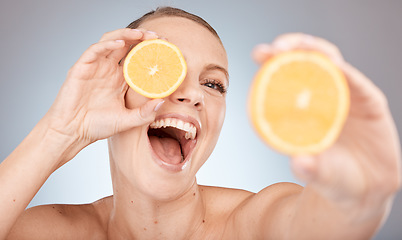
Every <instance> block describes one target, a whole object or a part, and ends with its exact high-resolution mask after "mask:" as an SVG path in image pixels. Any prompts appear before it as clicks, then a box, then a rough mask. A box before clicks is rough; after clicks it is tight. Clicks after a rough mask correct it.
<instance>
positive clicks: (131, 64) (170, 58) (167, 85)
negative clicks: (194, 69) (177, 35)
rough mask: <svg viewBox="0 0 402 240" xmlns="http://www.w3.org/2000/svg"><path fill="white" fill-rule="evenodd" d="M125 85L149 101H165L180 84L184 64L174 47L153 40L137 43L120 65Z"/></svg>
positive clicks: (185, 65) (182, 78)
mask: <svg viewBox="0 0 402 240" xmlns="http://www.w3.org/2000/svg"><path fill="white" fill-rule="evenodd" d="M123 73H124V78H125V80H126V82H127V84H128V85H129V86H130V87H131V88H132V89H134V90H135V91H136V92H138V93H139V94H141V95H143V96H145V97H148V98H164V97H166V96H169V95H170V94H172V93H173V92H174V91H175V90H176V89H177V88H178V87H179V86H180V84H181V83H182V82H183V80H184V78H185V77H186V73H187V64H186V61H185V60H184V57H183V55H182V53H181V52H180V50H179V48H178V47H176V46H175V45H174V44H172V43H170V42H168V41H165V40H161V39H152V40H146V41H143V42H140V43H139V44H137V45H136V46H135V47H134V48H133V49H132V50H131V51H130V52H129V53H128V55H127V57H126V58H125V61H124V66H123Z"/></svg>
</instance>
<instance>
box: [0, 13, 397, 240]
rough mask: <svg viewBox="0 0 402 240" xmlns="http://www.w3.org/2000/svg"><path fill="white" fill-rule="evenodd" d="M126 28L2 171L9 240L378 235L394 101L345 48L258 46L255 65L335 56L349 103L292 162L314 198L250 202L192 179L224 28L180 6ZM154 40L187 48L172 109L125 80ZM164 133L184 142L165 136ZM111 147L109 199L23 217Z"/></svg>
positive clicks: (287, 188)
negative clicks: (86, 156)
mask: <svg viewBox="0 0 402 240" xmlns="http://www.w3.org/2000/svg"><path fill="white" fill-rule="evenodd" d="M129 27H130V28H133V29H119V30H116V31H113V32H109V33H106V34H105V35H103V37H102V38H101V40H100V41H99V42H98V43H96V44H94V45H92V46H91V47H90V48H88V50H86V51H85V52H84V53H83V55H82V56H81V58H80V59H79V60H78V61H77V63H76V64H75V65H74V66H73V67H72V69H71V70H70V71H69V73H68V75H67V79H66V81H65V83H64V85H63V86H62V88H61V90H60V92H59V94H58V96H57V99H56V101H55V102H54V104H53V105H52V107H51V108H50V110H49V111H48V113H47V114H46V115H45V116H44V118H43V119H42V120H41V121H40V122H39V123H38V124H37V126H35V128H34V129H33V130H32V132H31V133H30V134H29V135H28V136H27V137H26V139H24V141H23V142H22V143H21V144H20V145H19V146H18V147H17V148H16V149H15V151H14V152H13V153H12V154H11V155H10V156H9V157H7V158H6V159H5V160H4V161H3V162H2V163H1V165H0V184H1V185H0V188H1V189H2V195H1V196H0V202H1V203H2V204H1V205H0V222H1V224H0V238H2V239H3V238H6V236H8V239H341V238H346V239H366V238H369V237H370V236H372V235H373V234H374V233H375V231H376V230H377V229H378V228H379V227H380V226H381V223H382V221H383V220H384V219H385V217H386V216H387V213H388V211H389V209H390V207H391V203H392V198H393V195H394V193H395V192H396V191H397V190H398V188H399V186H400V179H399V176H400V166H399V164H400V148H399V146H400V145H399V142H398V138H397V134H396V130H395V127H394V124H393V121H392V118H391V115H390V113H389V110H388V107H387V104H386V99H385V97H384V96H383V94H382V93H381V92H380V91H379V90H378V89H377V88H376V87H375V86H374V85H373V84H372V83H371V82H370V81H369V80H368V79H367V78H366V77H365V76H364V75H363V74H361V73H360V72H358V71H357V70H356V69H354V68H353V67H352V66H350V65H349V64H347V63H346V62H344V60H343V59H342V56H341V54H340V53H339V52H338V50H337V49H336V47H335V46H333V45H332V44H330V43H328V42H326V41H325V40H322V39H319V38H315V37H311V36H306V35H303V34H288V35H284V36H280V37H279V38H277V39H276V40H275V41H274V42H273V43H272V44H271V45H267V44H263V45H259V46H258V47H257V48H256V49H255V51H254V53H253V55H254V58H255V60H256V61H257V62H259V63H262V62H263V61H265V60H266V59H268V58H270V57H271V56H273V55H275V54H277V53H279V52H282V51H288V50H292V49H296V48H306V49H313V50H317V51H321V52H323V53H325V54H327V55H328V56H330V57H331V58H332V59H333V61H334V62H335V63H337V64H338V66H339V67H340V68H341V69H342V70H343V72H344V73H345V75H346V77H347V78H348V81H349V85H350V88H351V94H352V106H351V112H350V115H349V117H348V120H347V123H346V126H345V128H344V130H343V132H342V134H341V136H340V138H339V139H338V141H337V142H336V143H335V144H334V146H333V147H331V148H330V149H329V150H327V151H326V152H324V153H322V154H319V155H317V156H298V157H294V158H293V159H292V168H293V170H294V173H295V174H296V175H297V176H298V177H299V178H300V179H301V180H303V181H305V182H306V187H305V188H302V187H300V186H298V185H295V184H290V183H280V184H275V185H272V186H269V187H267V188H265V189H264V190H262V191H261V192H259V193H257V194H254V193H250V192H247V191H243V190H237V189H224V188H217V187H206V186H200V185H198V184H197V183H196V179H195V174H196V172H197V171H198V169H199V168H200V167H201V166H202V164H203V163H204V162H205V161H206V160H207V158H208V157H209V155H210V154H211V152H212V150H213V148H214V146H215V144H216V142H217V139H218V136H219V132H220V130H221V127H222V123H223V120H224V113H225V95H226V89H227V87H228V84H229V79H228V74H227V68H228V62H227V57H226V52H225V49H224V47H223V46H222V43H221V41H220V39H219V37H218V35H217V34H216V32H215V31H214V30H213V29H212V28H211V27H210V26H209V25H208V24H207V23H206V22H205V21H203V20H202V19H200V18H199V17H197V16H194V15H192V14H189V13H186V12H184V11H182V10H179V9H173V8H160V9H158V10H157V11H156V12H151V13H148V14H146V15H145V16H144V17H142V18H140V19H139V20H137V21H135V22H133V23H132V24H130V26H129ZM152 38H164V39H167V40H168V41H170V42H172V43H174V44H175V45H177V46H178V47H179V48H180V49H181V51H182V53H183V55H184V57H185V58H186V61H187V64H188V73H187V76H186V79H185V81H184V82H183V84H182V85H181V86H180V87H179V89H178V90H177V91H175V92H174V93H173V94H172V95H170V96H168V97H166V98H165V99H163V100H159V99H158V100H149V99H146V98H145V97H142V96H141V95H139V94H137V93H135V92H134V91H133V90H131V89H129V88H128V86H127V85H126V84H125V82H124V79H123V76H122V69H121V68H122V67H121V59H123V58H124V56H125V54H126V53H127V51H128V50H129V48H130V46H132V45H135V44H137V43H139V42H141V41H143V40H146V39H152ZM161 120H163V121H164V122H165V121H170V122H173V124H180V122H183V123H188V125H189V128H191V129H192V131H193V130H195V131H196V136H195V138H194V139H189V140H183V139H181V137H182V135H183V134H185V133H183V131H181V130H179V129H177V128H175V127H172V128H169V130H161V129H158V128H156V129H150V127H149V126H150V125H151V124H152V123H154V122H158V123H159V124H155V125H160V124H162V123H161ZM165 131H170V133H174V135H175V136H178V137H177V139H173V138H167V137H165V138H160V136H163V135H164V134H165V133H166V132H165ZM104 138H108V143H109V152H110V162H111V172H112V181H113V193H114V194H113V196H110V197H106V198H104V199H101V200H99V201H97V202H94V203H92V204H85V205H74V206H72V205H46V206H38V207H34V208H31V209H28V210H26V211H24V209H25V208H26V206H27V205H28V203H29V202H30V201H31V199H32V198H33V196H34V195H35V193H36V192H37V191H38V190H39V188H40V187H41V186H42V184H43V183H44V182H45V180H46V179H47V178H48V177H49V175H50V174H51V173H52V172H54V171H55V170H56V169H57V168H59V167H60V166H62V165H63V164H64V163H66V162H68V161H69V160H71V159H72V158H73V157H74V156H75V155H76V154H77V153H78V152H79V151H80V150H82V149H83V148H85V147H86V146H87V145H89V144H91V143H93V142H95V141H97V140H99V139H104ZM373 138H374V139H373ZM179 141H180V145H181V146H182V151H180V152H179V150H177V149H178V148H179V143H178V142H179ZM171 149H173V150H171ZM168 150H171V151H168ZM339 176H341V177H339Z"/></svg>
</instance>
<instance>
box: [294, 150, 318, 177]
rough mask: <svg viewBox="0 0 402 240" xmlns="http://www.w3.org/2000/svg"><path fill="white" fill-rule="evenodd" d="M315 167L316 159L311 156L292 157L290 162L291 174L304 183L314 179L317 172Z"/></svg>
mask: <svg viewBox="0 0 402 240" xmlns="http://www.w3.org/2000/svg"><path fill="white" fill-rule="evenodd" d="M316 165H317V164H316V159H315V158H314V157H313V156H308V155H299V156H293V157H292V160H291V168H292V171H293V174H294V175H296V177H297V178H299V179H300V180H301V181H303V182H305V183H308V182H310V181H311V180H313V178H314V177H315V175H316V172H317V169H316V168H317V166H316Z"/></svg>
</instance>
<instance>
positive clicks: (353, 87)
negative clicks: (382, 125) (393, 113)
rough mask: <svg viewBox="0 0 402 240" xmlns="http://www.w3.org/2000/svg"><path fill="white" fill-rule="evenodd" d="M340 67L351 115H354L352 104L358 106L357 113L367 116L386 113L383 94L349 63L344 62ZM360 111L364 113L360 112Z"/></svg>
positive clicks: (386, 104) (385, 102)
mask: <svg viewBox="0 0 402 240" xmlns="http://www.w3.org/2000/svg"><path fill="white" fill-rule="evenodd" d="M340 67H341V69H342V71H343V72H344V74H345V77H346V79H347V81H348V84H349V89H350V95H351V100H352V101H351V104H352V108H351V111H352V112H351V114H353V113H355V112H353V111H354V109H355V108H353V104H358V109H356V110H357V112H360V113H364V114H366V115H367V116H373V117H375V116H379V115H382V114H383V113H384V112H385V111H387V109H388V107H387V106H388V103H387V99H386V97H385V95H384V93H383V92H382V91H381V90H380V89H379V88H378V87H377V86H376V85H375V84H374V83H373V82H372V81H370V79H368V78H367V77H366V76H365V75H364V74H363V73H361V72H360V71H359V70H357V69H356V68H355V67H353V66H352V65H350V64H349V63H346V62H344V63H343V64H342V65H341V66H340ZM362 109H365V110H366V111H361V110H362Z"/></svg>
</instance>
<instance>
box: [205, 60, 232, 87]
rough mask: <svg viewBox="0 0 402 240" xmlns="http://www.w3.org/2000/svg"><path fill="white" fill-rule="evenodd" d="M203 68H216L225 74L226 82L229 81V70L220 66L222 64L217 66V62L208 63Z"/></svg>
mask: <svg viewBox="0 0 402 240" xmlns="http://www.w3.org/2000/svg"><path fill="white" fill-rule="evenodd" d="M205 69H206V70H218V71H221V72H222V73H223V74H225V76H226V80H227V81H228V83H229V72H228V70H226V68H224V67H222V66H219V65H217V64H209V65H207V66H206V67H205Z"/></svg>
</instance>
